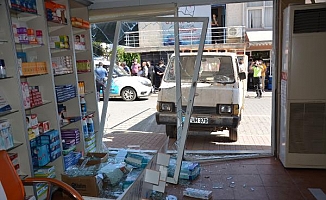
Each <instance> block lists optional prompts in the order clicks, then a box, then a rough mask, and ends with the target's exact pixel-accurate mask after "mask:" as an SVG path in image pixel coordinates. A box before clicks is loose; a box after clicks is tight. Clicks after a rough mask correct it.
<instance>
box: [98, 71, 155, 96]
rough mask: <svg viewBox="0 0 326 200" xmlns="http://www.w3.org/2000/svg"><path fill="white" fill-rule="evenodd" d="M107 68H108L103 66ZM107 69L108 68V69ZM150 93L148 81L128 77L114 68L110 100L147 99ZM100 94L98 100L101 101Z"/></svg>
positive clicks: (142, 78)
mask: <svg viewBox="0 0 326 200" xmlns="http://www.w3.org/2000/svg"><path fill="white" fill-rule="evenodd" d="M104 67H108V66H104ZM108 68H109V67H108ZM151 93H152V83H151V81H150V80H149V79H147V78H144V77H139V76H130V75H129V74H128V73H127V72H126V71H125V70H123V69H121V68H120V67H118V66H116V65H115V66H114V69H113V75H112V83H111V90H110V98H116V97H118V98H122V99H123V100H124V101H134V100H135V99H140V98H148V96H150V95H151ZM102 94H103V93H101V92H100V98H101V99H103V95H102Z"/></svg>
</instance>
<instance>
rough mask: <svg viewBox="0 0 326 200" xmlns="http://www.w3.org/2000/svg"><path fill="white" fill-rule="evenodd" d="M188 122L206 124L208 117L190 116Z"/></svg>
mask: <svg viewBox="0 0 326 200" xmlns="http://www.w3.org/2000/svg"><path fill="white" fill-rule="evenodd" d="M190 123H193V124H208V118H204V117H191V118H190Z"/></svg>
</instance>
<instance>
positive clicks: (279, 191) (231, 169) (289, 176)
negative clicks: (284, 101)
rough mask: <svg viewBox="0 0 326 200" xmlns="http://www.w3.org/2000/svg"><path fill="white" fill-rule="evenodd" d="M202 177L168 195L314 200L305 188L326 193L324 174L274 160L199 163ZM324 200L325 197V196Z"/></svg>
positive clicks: (173, 187) (171, 189)
mask: <svg viewBox="0 0 326 200" xmlns="http://www.w3.org/2000/svg"><path fill="white" fill-rule="evenodd" d="M201 168H202V169H201V174H200V176H199V177H198V178H197V179H195V180H194V181H192V182H187V181H181V182H180V184H178V185H172V184H169V185H168V187H167V189H166V192H167V194H171V195H175V196H176V197H178V199H192V198H188V197H184V196H183V195H182V192H183V190H184V189H185V188H187V187H190V188H196V189H202V190H210V191H212V199H259V200H263V199H268V200H283V199H284V200H301V199H302V200H303V199H316V198H314V196H313V195H312V193H311V192H310V191H309V190H308V188H320V189H321V190H323V191H324V192H326V170H317V169H285V168H284V167H283V166H282V164H281V163H280V161H279V160H277V159H275V158H274V157H267V158H256V159H244V160H232V161H222V162H219V161H214V162H205V163H201ZM325 199H326V196H325Z"/></svg>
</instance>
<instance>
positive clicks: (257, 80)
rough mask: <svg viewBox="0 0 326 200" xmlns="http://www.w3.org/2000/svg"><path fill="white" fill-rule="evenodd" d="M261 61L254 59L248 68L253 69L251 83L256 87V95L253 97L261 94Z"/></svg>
mask: <svg viewBox="0 0 326 200" xmlns="http://www.w3.org/2000/svg"><path fill="white" fill-rule="evenodd" d="M261 64H262V63H261V62H259V61H258V60H256V61H255V62H252V64H251V66H250V69H252V70H253V72H254V74H253V83H254V87H255V89H256V95H257V96H256V97H255V98H261V96H262V89H261V72H262V70H263V66H262V65H261Z"/></svg>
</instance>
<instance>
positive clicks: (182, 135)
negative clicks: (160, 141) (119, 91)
mask: <svg viewBox="0 0 326 200" xmlns="http://www.w3.org/2000/svg"><path fill="white" fill-rule="evenodd" d="M133 21H138V22H140V21H143V22H174V24H175V25H174V27H175V30H174V34H175V42H174V47H175V55H176V57H175V67H176V66H179V64H178V62H179V56H180V48H179V29H178V27H179V22H201V23H202V25H203V27H202V31H201V37H200V41H199V45H198V52H197V56H196V62H195V66H194V67H195V68H194V76H193V78H192V84H191V88H190V92H189V97H188V100H189V101H188V103H187V108H186V115H185V120H184V121H183V122H182V115H181V114H180V113H181V112H180V113H178V115H177V117H178V119H177V121H178V122H177V124H178V126H179V127H178V129H177V135H178V153H177V162H176V167H175V171H174V175H173V177H167V181H166V182H169V183H173V184H177V183H178V179H179V174H180V170H181V164H182V159H183V156H184V149H185V143H186V139H187V134H188V128H189V124H190V115H191V113H192V109H193V103H194V97H195V91H196V87H197V80H198V77H199V70H200V63H201V59H202V55H203V50H204V45H205V38H206V34H207V28H208V22H209V18H208V17H152V18H150V19H148V17H147V18H138V19H133ZM120 28H121V21H118V22H117V24H116V29H115V34H114V42H113V46H112V56H111V59H110V70H109V74H108V80H107V81H108V82H107V87H106V88H105V93H104V94H109V92H110V88H111V81H112V73H113V66H114V64H115V62H116V55H117V48H118V38H119V33H120ZM180 73H181V71H180V67H179V70H176V87H177V88H176V100H177V111H182V102H181V74H180ZM108 104H109V95H105V96H104V103H103V108H102V115H101V121H100V127H99V132H98V133H99V136H98V137H97V145H96V150H97V151H101V150H102V138H103V134H104V126H105V121H106V120H105V118H106V113H107V108H108ZM182 125H183V126H182Z"/></svg>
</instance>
